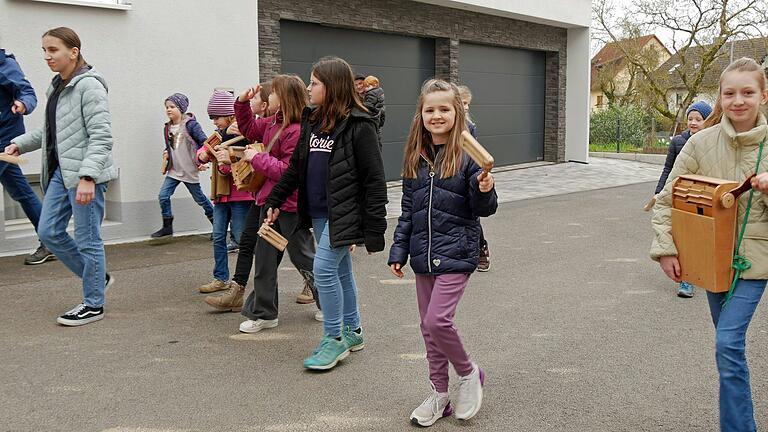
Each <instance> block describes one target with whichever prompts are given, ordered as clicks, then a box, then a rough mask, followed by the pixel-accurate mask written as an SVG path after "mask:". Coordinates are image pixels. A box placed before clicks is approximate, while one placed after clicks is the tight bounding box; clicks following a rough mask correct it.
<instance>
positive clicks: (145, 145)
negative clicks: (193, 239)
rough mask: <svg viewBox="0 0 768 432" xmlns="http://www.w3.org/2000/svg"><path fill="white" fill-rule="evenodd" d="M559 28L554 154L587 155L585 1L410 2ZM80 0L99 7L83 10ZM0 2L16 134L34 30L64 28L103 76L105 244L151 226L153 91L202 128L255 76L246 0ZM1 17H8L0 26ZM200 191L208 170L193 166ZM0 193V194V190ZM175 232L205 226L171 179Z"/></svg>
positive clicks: (156, 216)
mask: <svg viewBox="0 0 768 432" xmlns="http://www.w3.org/2000/svg"><path fill="white" fill-rule="evenodd" d="M419 1H423V2H425V3H433V4H438V5H442V6H447V7H455V8H462V9H469V10H473V11H477V12H482V13H487V14H494V15H499V16H504V17H510V18H516V19H522V20H528V21H534V22H538V23H544V24H549V25H555V26H558V27H563V28H567V29H568V53H567V55H568V57H567V62H568V64H567V77H566V80H567V83H568V85H567V89H566V101H567V102H566V159H568V160H577V161H584V162H586V161H587V153H588V152H587V142H588V130H589V24H590V10H591V4H590V2H589V1H588V0H557V1H548V2H512V1H508V0H466V1H453V0H429V1H428V0H419ZM92 3H105V5H99V7H87V6H83V4H85V5H88V4H92ZM116 3H129V2H127V1H113V2H110V1H109V0H98V1H90V0H43V1H40V0H0V15H2V18H3V22H4V23H5V24H6V25H3V26H2V27H0V47H2V48H4V49H6V51H8V52H10V53H13V54H14V55H15V56H16V58H17V60H18V61H19V64H20V65H21V67H22V69H23V70H24V72H25V74H26V75H27V78H28V79H29V81H30V82H31V83H32V85H33V86H34V88H35V90H36V92H37V96H38V108H37V109H36V110H35V112H34V113H32V114H31V115H29V116H26V121H25V124H26V127H27V130H31V129H34V128H37V127H41V126H42V122H43V112H44V110H45V109H44V108H45V91H46V89H47V87H48V84H49V83H50V81H51V79H52V77H53V73H52V72H51V71H50V70H49V69H48V67H47V66H46V64H45V62H44V61H43V59H42V54H41V49H40V41H41V35H42V33H43V32H45V31H46V30H48V29H50V28H54V27H58V26H66V27H71V28H72V29H74V30H75V31H76V32H78V34H79V35H80V37H81V39H82V43H83V49H82V53H83V56H84V57H85V58H86V60H87V61H88V62H89V63H90V64H92V65H93V66H94V67H96V68H97V69H98V70H99V71H100V72H101V73H102V74H103V75H104V76H105V77H106V80H107V82H108V84H109V87H110V88H109V101H110V109H111V113H112V128H113V134H114V138H115V145H114V158H115V161H116V163H117V165H118V167H119V169H120V178H119V179H118V180H116V181H114V182H113V183H112V184H111V185H110V188H109V190H108V192H107V221H106V222H105V224H104V229H103V237H104V239H105V241H107V242H121V241H131V240H136V239H144V238H147V236H148V235H149V234H150V233H151V232H153V231H154V230H156V229H157V228H158V227H159V226H160V223H161V218H160V210H159V206H158V204H157V193H158V191H159V189H160V185H161V183H162V181H163V176H162V175H161V174H160V154H161V152H162V150H163V140H162V132H161V131H162V125H163V123H164V122H165V120H166V117H165V113H164V109H163V101H164V99H165V97H167V96H168V95H170V94H172V93H174V92H177V91H178V92H182V93H184V94H186V95H187V96H189V98H190V101H191V104H190V108H189V111H190V112H193V113H195V114H196V115H197V117H198V120H199V121H200V123H201V125H202V126H203V129H204V130H205V131H206V133H210V132H212V131H213V129H214V128H213V125H212V123H211V121H210V120H209V119H208V116H207V115H206V105H207V102H208V97H209V96H210V94H211V92H212V91H213V89H214V88H216V87H227V88H233V89H235V91H236V92H239V91H240V90H241V89H243V88H245V87H246V86H250V85H253V84H254V83H257V82H258V81H259V76H258V70H259V59H258V40H257V25H258V23H257V0H227V1H226V2H225V3H226V7H225V8H222V5H223V4H224V2H213V1H195V2H191V1H182V0H162V1H159V0H155V1H150V0H133V1H132V2H130V3H132V4H130V5H115V4H116ZM7 23H12V25H8V24H7ZM39 153H40V152H37V154H30V155H26V156H25V158H26V159H27V163H26V164H25V165H24V166H23V169H24V171H25V173H28V174H30V173H32V174H34V173H39V171H40V156H39ZM200 177H201V184H202V186H203V190H206V191H207V190H208V184H209V183H208V175H207V174H205V173H204V174H202V175H201V176H200ZM0 200H2V194H0ZM173 207H174V214H175V215H176V220H175V221H174V222H175V223H174V229H175V230H176V231H177V232H185V231H186V232H190V231H196V230H210V224H209V223H208V221H207V220H206V219H205V217H204V215H203V212H202V211H201V210H200V208H199V207H198V206H197V205H196V204H194V202H193V201H192V199H191V197H190V195H189V193H188V192H187V191H186V190H185V189H184V188H183V186H182V187H180V188H179V189H178V190H177V193H176V194H175V198H174V200H173ZM4 221H5V217H4V215H3V205H2V203H0V254H13V253H24V252H28V251H30V250H31V249H33V248H34V247H35V246H36V244H37V238H36V236H35V234H34V231H33V230H32V229H31V225H30V224H28V223H26V224H6V223H4Z"/></svg>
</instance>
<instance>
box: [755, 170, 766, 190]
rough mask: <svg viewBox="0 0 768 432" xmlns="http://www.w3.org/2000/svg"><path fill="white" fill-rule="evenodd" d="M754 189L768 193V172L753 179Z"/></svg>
mask: <svg viewBox="0 0 768 432" xmlns="http://www.w3.org/2000/svg"><path fill="white" fill-rule="evenodd" d="M752 189H755V190H756V191H758V192H762V193H768V172H764V173H760V174H758V175H757V176H755V178H753V179H752Z"/></svg>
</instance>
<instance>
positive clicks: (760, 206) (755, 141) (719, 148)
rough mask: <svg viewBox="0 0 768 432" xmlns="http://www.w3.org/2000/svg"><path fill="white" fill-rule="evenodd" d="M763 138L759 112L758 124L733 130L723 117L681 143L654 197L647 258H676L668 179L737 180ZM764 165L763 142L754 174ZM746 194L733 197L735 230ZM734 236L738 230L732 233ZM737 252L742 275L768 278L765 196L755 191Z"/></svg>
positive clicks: (767, 133) (767, 130)
mask: <svg viewBox="0 0 768 432" xmlns="http://www.w3.org/2000/svg"><path fill="white" fill-rule="evenodd" d="M766 138H768V124H766V119H765V117H764V116H763V115H762V114H761V115H760V118H759V119H758V123H757V126H756V127H755V128H753V129H752V130H749V131H747V132H741V133H737V132H736V131H735V130H734V129H733V126H732V125H731V123H730V122H729V121H728V118H727V117H725V116H723V118H722V121H721V122H720V124H719V125H715V126H712V127H709V128H707V129H704V130H702V131H700V132H697V133H696V134H694V135H693V136H691V139H689V140H688V142H687V143H686V144H685V146H683V150H682V151H681V152H680V154H679V155H678V157H677V160H676V161H675V165H674V167H673V168H672V172H670V174H669V181H668V182H667V184H666V186H664V189H662V191H661V192H660V193H659V195H658V196H657V199H656V205H655V206H654V208H653V211H654V214H653V219H652V224H653V230H654V233H655V237H654V239H653V243H652V245H651V258H652V259H654V260H656V261H658V260H659V258H660V257H662V256H676V255H677V248H676V247H675V243H674V241H673V240H672V210H671V206H672V195H671V189H672V183H673V180H674V179H675V178H677V177H679V176H681V175H685V174H700V175H704V176H708V177H716V178H721V179H725V180H733V181H738V182H742V181H744V179H746V178H747V176H749V175H750V174H752V173H753V172H755V165H756V163H757V153H758V150H759V146H760V143H761V142H762V141H764V140H766ZM767 169H768V142H766V143H765V144H764V146H763V156H762V161H761V162H760V167H759V169H758V173H762V172H765V171H766V170H767ZM748 197H749V193H744V194H742V195H741V196H740V197H739V200H738V216H737V221H738V224H739V225H738V230H737V231H740V230H741V223H742V221H743V220H744V213H745V211H746V206H747V201H748V199H749V198H748ZM736 235H738V233H737V234H736ZM739 254H740V255H742V256H744V257H746V258H747V259H748V260H749V261H750V262H751V263H752V267H751V268H750V269H749V270H746V271H744V273H743V274H742V278H743V279H768V197H766V195H764V194H762V193H760V192H757V191H755V193H754V197H753V199H752V210H751V211H750V213H749V219H748V221H747V228H746V230H745V232H744V240H743V242H742V244H741V249H740V250H739Z"/></svg>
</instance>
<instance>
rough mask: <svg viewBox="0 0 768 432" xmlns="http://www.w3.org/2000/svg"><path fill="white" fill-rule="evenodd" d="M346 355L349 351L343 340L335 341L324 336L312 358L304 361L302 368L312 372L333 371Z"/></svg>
mask: <svg viewBox="0 0 768 432" xmlns="http://www.w3.org/2000/svg"><path fill="white" fill-rule="evenodd" d="M348 355H349V349H348V348H347V344H346V343H344V340H343V338H342V340H340V341H337V340H336V339H334V338H332V337H330V336H327V335H326V336H324V337H323V340H322V341H320V345H319V346H318V347H317V349H316V350H315V351H314V352H313V353H312V356H311V357H309V358H306V359H304V367H305V368H307V369H313V370H328V369H333V367H334V366H336V364H337V363H338V362H339V361H340V360H344V359H345V358H347V356H348Z"/></svg>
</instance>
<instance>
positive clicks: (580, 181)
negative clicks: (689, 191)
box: [387, 158, 661, 218]
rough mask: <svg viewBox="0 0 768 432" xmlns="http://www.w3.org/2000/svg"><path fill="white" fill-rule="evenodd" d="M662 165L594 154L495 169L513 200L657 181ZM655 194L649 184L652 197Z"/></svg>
mask: <svg viewBox="0 0 768 432" xmlns="http://www.w3.org/2000/svg"><path fill="white" fill-rule="evenodd" d="M660 174H661V167H660V166H658V165H653V164H647V163H642V162H635V161H625V160H619V159H602V158H590V159H589V163H588V164H582V163H576V162H569V163H564V164H550V163H544V164H525V165H514V166H511V167H502V168H498V169H496V170H495V171H494V179H495V181H496V191H497V193H498V194H499V201H500V202H502V203H504V202H513V201H520V200H524V199H530V198H541V197H547V196H554V195H563V194H569V193H574V192H586V191H591V190H597V189H605V188H612V187H618V186H626V185H631V184H636V183H645V182H650V181H657V180H658V179H659V175H660ZM652 194H653V190H651V189H650V188H649V190H648V197H649V198H650V196H651V195H652ZM401 196H402V193H401V188H400V183H399V182H391V183H389V205H388V206H387V217H389V218H396V217H398V216H399V215H400V197H401Z"/></svg>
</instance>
